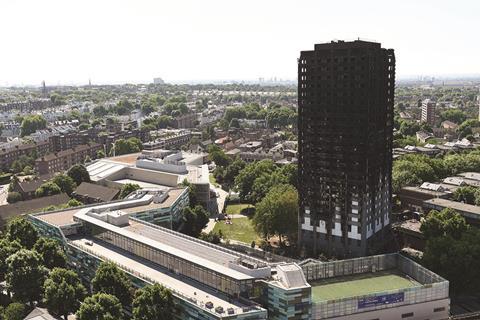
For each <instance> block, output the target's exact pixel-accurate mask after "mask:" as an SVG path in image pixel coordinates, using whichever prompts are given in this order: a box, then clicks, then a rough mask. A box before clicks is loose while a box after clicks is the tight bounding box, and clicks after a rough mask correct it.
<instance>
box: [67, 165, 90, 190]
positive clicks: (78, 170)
mask: <svg viewBox="0 0 480 320" xmlns="http://www.w3.org/2000/svg"><path fill="white" fill-rule="evenodd" d="M67 175H68V176H69V177H70V178H72V179H73V181H74V182H75V183H76V184H77V186H79V185H80V184H81V183H82V182H90V174H89V173H88V171H87V169H86V168H85V166H84V165H81V164H76V165H74V166H72V167H71V168H70V169H68V171H67Z"/></svg>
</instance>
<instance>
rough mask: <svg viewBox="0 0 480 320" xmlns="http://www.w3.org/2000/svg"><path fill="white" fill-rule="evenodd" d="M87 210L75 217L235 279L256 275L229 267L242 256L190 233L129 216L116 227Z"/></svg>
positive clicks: (246, 278)
mask: <svg viewBox="0 0 480 320" xmlns="http://www.w3.org/2000/svg"><path fill="white" fill-rule="evenodd" d="M132 201H135V200H132ZM87 211H89V210H88V208H85V211H83V210H80V211H79V212H77V214H76V215H75V217H76V218H78V219H81V220H84V221H86V222H88V223H92V224H94V225H97V226H99V227H102V228H105V229H107V230H110V231H112V232H115V233H117V234H120V235H122V236H124V237H128V238H130V239H133V240H135V241H139V242H141V243H144V244H146V245H148V246H150V247H153V248H156V249H158V250H160V251H163V252H166V253H167V254H171V255H173V256H176V257H178V258H180V259H183V260H186V261H191V262H192V263H195V264H198V265H201V266H203V267H205V268H208V269H210V270H213V271H215V272H218V273H221V274H224V275H226V276H228V277H230V278H232V279H235V280H251V279H253V277H251V276H249V275H247V274H245V273H241V272H239V271H236V270H233V269H231V268H229V267H228V262H229V261H235V260H236V259H238V258H239V256H236V255H233V254H228V253H227V252H225V251H221V250H218V249H215V248H214V247H213V246H207V245H205V244H202V243H201V242H200V241H199V240H196V239H194V238H192V240H191V239H189V237H187V236H181V235H177V234H176V233H175V232H173V231H169V230H167V229H164V228H161V227H151V226H149V225H147V224H146V223H140V222H137V221H135V220H132V219H130V220H129V224H128V225H127V226H124V227H117V226H114V225H112V224H110V223H107V222H104V221H101V220H99V219H97V218H94V217H91V216H89V215H87V214H86V212H87ZM162 229H163V230H162Z"/></svg>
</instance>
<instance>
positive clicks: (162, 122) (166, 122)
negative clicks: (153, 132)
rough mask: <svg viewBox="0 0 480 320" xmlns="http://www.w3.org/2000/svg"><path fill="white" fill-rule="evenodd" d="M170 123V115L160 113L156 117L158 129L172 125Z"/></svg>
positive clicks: (171, 121)
mask: <svg viewBox="0 0 480 320" xmlns="http://www.w3.org/2000/svg"><path fill="white" fill-rule="evenodd" d="M172 124H173V118H172V117H171V116H167V115H161V116H160V117H158V119H157V128H159V129H165V128H168V127H170V126H172Z"/></svg>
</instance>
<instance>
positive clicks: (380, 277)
mask: <svg viewBox="0 0 480 320" xmlns="http://www.w3.org/2000/svg"><path fill="white" fill-rule="evenodd" d="M310 285H311V286H312V302H314V303H315V302H320V301H328V300H335V299H343V298H348V297H355V296H364V295H370V294H374V293H381V292H385V293H386V292H387V291H392V290H399V289H407V288H412V287H416V286H420V283H418V282H417V281H415V280H413V279H412V278H410V277H408V276H406V275H404V274H402V273H401V272H399V271H398V270H396V269H393V270H385V271H378V272H375V273H373V272H369V273H361V274H355V275H349V276H343V277H334V278H327V279H322V280H320V281H315V282H311V283H310Z"/></svg>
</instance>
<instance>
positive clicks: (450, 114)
mask: <svg viewBox="0 0 480 320" xmlns="http://www.w3.org/2000/svg"><path fill="white" fill-rule="evenodd" d="M440 119H441V120H442V121H445V120H449V121H452V122H454V123H456V124H461V123H462V122H464V121H465V120H467V115H466V114H465V113H464V112H463V111H461V110H458V109H448V110H445V111H443V112H442V113H440Z"/></svg>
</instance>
